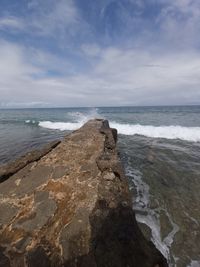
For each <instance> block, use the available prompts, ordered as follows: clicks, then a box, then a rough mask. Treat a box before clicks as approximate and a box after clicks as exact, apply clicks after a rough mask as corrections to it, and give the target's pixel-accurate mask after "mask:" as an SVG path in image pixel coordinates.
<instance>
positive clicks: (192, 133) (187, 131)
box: [110, 122, 200, 142]
mask: <svg viewBox="0 0 200 267" xmlns="http://www.w3.org/2000/svg"><path fill="white" fill-rule="evenodd" d="M110 126H111V127H112V128H116V129H117V130H118V133H119V134H123V135H135V134H138V135H143V136H147V137H154V138H166V139H181V140H184V141H193V142H198V141H200V127H183V126H173V125H171V126H152V125H140V124H121V123H117V122H111V123H110Z"/></svg>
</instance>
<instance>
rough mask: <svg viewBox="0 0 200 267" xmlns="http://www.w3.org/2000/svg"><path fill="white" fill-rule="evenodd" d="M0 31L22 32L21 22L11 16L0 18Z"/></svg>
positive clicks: (22, 25)
mask: <svg viewBox="0 0 200 267" xmlns="http://www.w3.org/2000/svg"><path fill="white" fill-rule="evenodd" d="M0 29H9V30H10V29H14V30H24V24H23V20H22V19H20V18H16V17H12V16H8V17H3V18H0Z"/></svg>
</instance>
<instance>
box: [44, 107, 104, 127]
mask: <svg viewBox="0 0 200 267" xmlns="http://www.w3.org/2000/svg"><path fill="white" fill-rule="evenodd" d="M68 116H69V117H70V119H71V120H72V122H52V121H40V122H39V126H41V127H43V128H48V129H52V130H60V131H74V130H77V129H78V128H80V127H81V126H83V124H85V123H86V122H87V121H88V120H91V119H96V118H102V117H101V116H100V115H99V114H98V110H97V109H92V110H91V111H90V112H89V113H87V114H85V113H82V112H69V113H68Z"/></svg>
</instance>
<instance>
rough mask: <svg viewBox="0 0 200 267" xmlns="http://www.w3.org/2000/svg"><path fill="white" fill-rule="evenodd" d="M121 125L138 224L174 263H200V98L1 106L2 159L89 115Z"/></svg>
mask: <svg viewBox="0 0 200 267" xmlns="http://www.w3.org/2000/svg"><path fill="white" fill-rule="evenodd" d="M95 117H102V118H106V119H108V120H109V121H110V125H111V126H112V127H115V128H117V129H118V133H119V143H118V145H119V150H120V154H121V158H122V160H123V163H124V165H125V169H126V173H127V176H128V178H129V183H130V188H131V190H132V191H133V193H134V199H133V207H134V209H135V211H136V216H137V220H138V222H140V226H141V229H142V230H143V231H144V233H145V235H146V236H147V237H148V238H151V239H152V240H153V242H154V243H155V245H156V246H157V247H158V248H159V249H160V250H161V252H162V253H163V254H164V255H165V256H166V257H167V258H168V261H169V264H170V266H177V267H186V266H188V267H189V266H193V267H196V266H200V208H199V207H200V193H199V192H200V106H191V107H189V106H187V107H183V106H181V107H139V108H138V107H126V108H124V107H123V108H122V107H118V108H79V109H32V110H31V109H29V110H28V109H26V110H1V111H0V164H3V163H6V162H8V161H10V160H13V158H15V157H18V156H19V155H21V154H24V153H25V152H26V151H29V150H32V149H33V148H38V147H41V146H42V145H43V144H45V143H48V142H49V141H51V140H55V139H61V138H62V137H63V136H64V135H66V134H67V133H69V132H70V131H71V130H75V129H77V128H79V127H80V126H81V125H82V124H83V123H85V122H86V121H87V120H88V119H91V118H95Z"/></svg>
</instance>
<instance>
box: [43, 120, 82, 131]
mask: <svg viewBox="0 0 200 267" xmlns="http://www.w3.org/2000/svg"><path fill="white" fill-rule="evenodd" d="M83 124H84V123H82V122H51V121H40V122H39V126H41V127H43V128H47V129H51V130H60V131H74V130H76V129H78V128H80V127H81V126H82V125H83Z"/></svg>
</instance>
